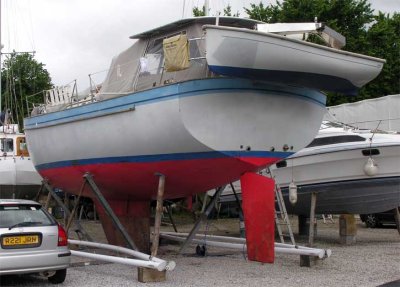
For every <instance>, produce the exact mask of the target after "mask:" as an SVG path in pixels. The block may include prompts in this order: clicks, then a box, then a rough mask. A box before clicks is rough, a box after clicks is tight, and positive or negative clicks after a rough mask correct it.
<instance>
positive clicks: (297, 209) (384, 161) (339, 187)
mask: <svg viewBox="0 0 400 287" xmlns="http://www.w3.org/2000/svg"><path fill="white" fill-rule="evenodd" d="M370 148H372V149H374V150H379V154H378V155H374V156H372V158H373V159H374V161H375V163H376V164H377V166H378V173H377V174H376V175H374V176H368V175H367V174H366V173H365V172H364V169H363V168H364V166H365V164H366V162H367V160H368V158H369V156H364V155H363V152H362V151H363V150H369V149H370ZM399 162H400V145H399V144H397V145H394V144H391V145H372V146H371V147H370V146H369V144H367V143H365V144H363V145H361V146H359V147H357V148H352V149H351V148H347V149H345V150H341V151H339V150H337V151H332V152H320V153H314V154H312V155H304V156H301V155H300V156H293V158H292V159H288V160H287V167H284V168H276V169H273V174H274V176H275V178H276V181H277V182H278V183H279V184H280V186H281V188H282V192H283V195H284V198H285V201H286V203H287V209H288V212H290V213H294V214H303V215H306V214H309V211H310V202H311V197H310V195H311V193H312V192H316V193H317V194H318V195H317V205H316V212H317V213H328V214H329V213H331V214H340V213H350V214H364V213H376V212H382V211H385V210H389V209H392V208H395V207H397V206H400V165H399ZM292 179H293V181H294V183H295V184H296V185H297V186H298V202H297V203H296V205H294V206H292V205H291V204H290V203H289V200H288V185H289V183H290V181H291V180H292Z"/></svg>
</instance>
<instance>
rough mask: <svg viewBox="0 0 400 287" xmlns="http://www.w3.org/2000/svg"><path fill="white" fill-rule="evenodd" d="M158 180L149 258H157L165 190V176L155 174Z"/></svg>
mask: <svg viewBox="0 0 400 287" xmlns="http://www.w3.org/2000/svg"><path fill="white" fill-rule="evenodd" d="M156 175H157V176H158V177H159V178H158V190H157V206H156V215H155V218H154V236H153V244H152V245H151V256H152V257H155V256H157V251H158V244H159V240H160V226H161V216H162V213H163V198H164V189H165V176H164V175H162V174H160V173H157V174H156Z"/></svg>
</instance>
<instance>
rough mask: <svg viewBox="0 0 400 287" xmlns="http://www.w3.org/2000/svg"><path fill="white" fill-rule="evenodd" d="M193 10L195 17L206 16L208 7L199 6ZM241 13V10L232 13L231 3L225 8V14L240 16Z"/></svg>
mask: <svg viewBox="0 0 400 287" xmlns="http://www.w3.org/2000/svg"><path fill="white" fill-rule="evenodd" d="M192 12H193V16H194V17H202V16H206V7H205V6H203V7H202V8H201V9H200V8H199V7H194V8H193V10H192ZM239 15H240V14H239V11H238V12H236V13H235V14H232V7H231V5H229V4H228V6H226V7H225V8H224V16H232V17H239Z"/></svg>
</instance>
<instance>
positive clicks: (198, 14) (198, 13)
mask: <svg viewBox="0 0 400 287" xmlns="http://www.w3.org/2000/svg"><path fill="white" fill-rule="evenodd" d="M192 12H193V16H194V17H202V16H206V7H205V6H203V8H201V9H200V8H199V7H194V8H193V10H192Z"/></svg>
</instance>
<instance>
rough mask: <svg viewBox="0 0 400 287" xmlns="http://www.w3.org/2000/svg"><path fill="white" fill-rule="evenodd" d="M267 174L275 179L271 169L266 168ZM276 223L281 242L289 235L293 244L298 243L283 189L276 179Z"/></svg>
mask: <svg viewBox="0 0 400 287" xmlns="http://www.w3.org/2000/svg"><path fill="white" fill-rule="evenodd" d="M266 173H267V175H269V177H270V178H272V179H274V180H275V177H274V176H273V174H272V172H271V170H270V169H269V168H267V169H266ZM275 225H276V230H277V231H278V235H279V239H280V240H281V243H285V237H289V238H290V241H291V243H292V244H293V245H296V242H295V240H294V236H293V231H292V226H291V224H290V220H289V216H288V214H287V211H286V205H285V201H284V199H283V196H282V190H281V188H280V186H279V184H278V183H277V182H276V181H275Z"/></svg>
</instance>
